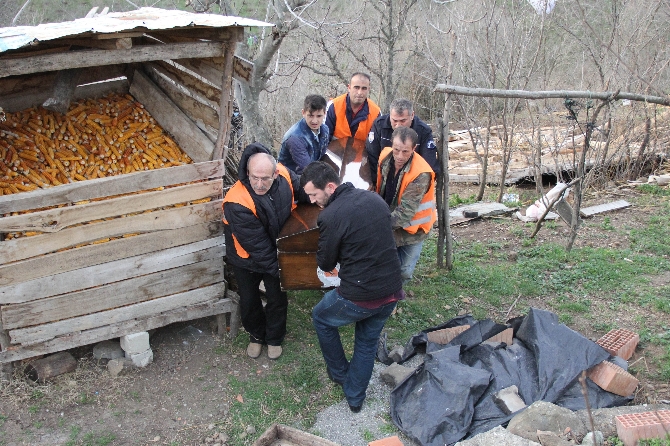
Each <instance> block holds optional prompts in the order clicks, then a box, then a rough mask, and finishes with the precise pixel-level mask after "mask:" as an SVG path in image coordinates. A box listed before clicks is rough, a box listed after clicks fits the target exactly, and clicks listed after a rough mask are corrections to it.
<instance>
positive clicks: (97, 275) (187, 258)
mask: <svg viewBox="0 0 670 446" xmlns="http://www.w3.org/2000/svg"><path fill="white" fill-rule="evenodd" d="M224 255H225V241H224V237H216V238H210V239H206V240H201V241H199V242H196V243H190V244H188V245H182V246H177V247H174V248H170V249H164V250H161V251H156V252H152V253H149V254H143V255H139V256H134V257H129V258H127V259H121V260H115V261H112V262H107V263H102V264H99V265H94V266H89V267H86V268H81V269H77V270H73V271H68V272H65V273H61V274H55V275H53V276H47V277H40V278H39V279H33V280H29V281H25V282H21V283H19V284H16V285H8V286H4V287H0V304H2V305H7V304H19V303H23V302H30V301H34V300H37V299H43V298H46V297H50V296H56V295H58V294H65V293H71V292H74V291H79V290H85V289H88V288H93V287H97V286H101V285H106V284H109V283H113V282H118V281H121V280H126V279H130V278H133V277H138V276H143V275H145V274H151V273H155V272H158V271H164V270H167V269H172V268H177V267H180V266H184V265H188V264H191V263H197V262H202V261H205V260H209V259H213V258H223V256H224ZM16 308H18V307H16Z"/></svg>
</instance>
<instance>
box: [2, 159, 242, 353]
mask: <svg viewBox="0 0 670 446" xmlns="http://www.w3.org/2000/svg"><path fill="white" fill-rule="evenodd" d="M223 171H224V165H223V162H222V161H221V160H217V161H209V162H203V163H198V164H190V165H184V166H178V167H171V168H167V169H158V170H153V171H145V172H138V173H134V174H129V175H122V176H116V177H109V178H101V179H95V180H89V181H82V182H77V183H72V184H68V185H63V186H56V187H52V188H49V189H45V190H39V191H34V192H26V193H20V194H15V195H7V196H2V197H0V213H1V214H4V215H5V216H4V217H1V218H0V233H6V232H14V231H26V230H28V231H39V232H40V234H38V235H34V236H31V237H18V238H14V239H11V240H6V241H3V242H0V330H2V336H1V337H0V340H3V339H4V342H2V344H3V345H2V351H0V363H3V362H10V361H15V360H18V359H23V358H29V357H32V356H35V355H38V354H45V353H50V352H55V351H60V350H64V349H67V348H72V347H74V346H78V345H84V344H89V343H94V342H98V341H101V340H104V339H110V338H113V337H117V336H120V335H123V334H128V333H132V332H137V331H144V330H148V329H150V328H155V327H160V326H163V325H165V324H168V323H171V322H176V321H180V320H188V319H193V318H199V317H204V316H209V315H215V314H221V313H225V312H234V311H236V309H235V307H236V303H235V302H233V301H232V300H231V299H226V298H224V295H225V281H224V276H223V256H224V254H225V245H224V240H223V234H222V224H221V216H222V215H221V201H222V196H223V183H222V180H221V176H222V175H223ZM157 189H158V190H157ZM75 203H77V204H75ZM62 205H65V206H62ZM55 206H61V207H55ZM36 208H39V210H36V211H33V212H29V213H25V211H32V210H34V209H36ZM45 208H46V209H45ZM10 213H12V214H13V215H11V214H10ZM110 239H111V240H110Z"/></svg>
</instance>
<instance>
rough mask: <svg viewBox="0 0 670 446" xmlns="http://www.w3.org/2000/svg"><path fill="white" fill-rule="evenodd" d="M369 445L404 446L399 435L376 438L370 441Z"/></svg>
mask: <svg viewBox="0 0 670 446" xmlns="http://www.w3.org/2000/svg"><path fill="white" fill-rule="evenodd" d="M368 446H403V444H402V441H400V438H398V436H397V435H394V436H392V437H387V438H382V439H381V440H375V441H371V442H370V443H368Z"/></svg>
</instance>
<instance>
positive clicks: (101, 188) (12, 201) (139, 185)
mask: <svg viewBox="0 0 670 446" xmlns="http://www.w3.org/2000/svg"><path fill="white" fill-rule="evenodd" d="M224 174H225V167H224V164H223V162H221V161H218V160H217V161H212V162H204V163H197V164H185V165H183V166H176V167H168V168H163V169H155V170H148V171H144V172H133V173H128V174H125V175H119V176H112V177H105V178H97V179H95V180H87V181H78V182H76V183H70V184H64V185H62V186H54V187H50V188H48V189H42V190H35V191H30V192H21V193H20V194H12V195H2V196H0V215H1V214H8V213H10V212H20V211H27V210H29V209H36V208H44V207H48V206H57V205H59V204H69V203H76V202H77V201H82V200H92V199H94V198H102V197H107V196H112V195H121V194H129V193H133V192H138V191H141V190H147V189H154V188H157V187H163V186H170V185H173V184H180V183H190V182H191V181H198V180H204V179H208V178H221V177H222V176H223V175H224Z"/></svg>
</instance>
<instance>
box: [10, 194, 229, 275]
mask: <svg viewBox="0 0 670 446" xmlns="http://www.w3.org/2000/svg"><path fill="white" fill-rule="evenodd" d="M222 201H223V200H216V201H211V202H209V203H201V204H194V205H191V206H183V207H178V208H172V209H166V210H164V211H155V212H150V213H144V214H140V215H134V216H132V217H126V218H115V219H112V220H107V221H104V222H101V223H94V224H88V225H82V226H75V227H72V228H67V229H63V230H62V231H60V232H57V233H55V234H42V235H35V236H32V237H21V238H17V239H12V240H6V241H4V242H2V243H0V260H1V261H2V262H3V263H7V262H14V261H17V260H23V259H28V258H30V257H33V256H37V255H42V254H46V253H49V252H54V251H57V250H59V249H64V248H70V247H72V246H76V245H80V244H82V243H90V242H93V241H96V240H101V239H104V238H109V237H118V236H122V235H124V234H128V233H138V232H139V233H143V232H150V231H163V230H166V229H176V228H182V227H184V226H192V225H195V224H198V223H205V222H208V221H215V220H220V219H221V218H222V209H221V202H222Z"/></svg>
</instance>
